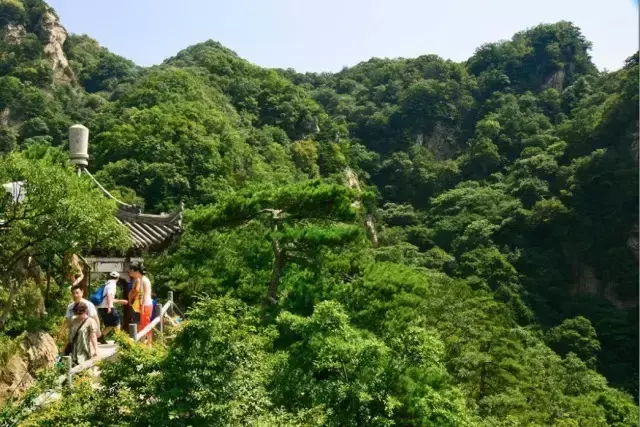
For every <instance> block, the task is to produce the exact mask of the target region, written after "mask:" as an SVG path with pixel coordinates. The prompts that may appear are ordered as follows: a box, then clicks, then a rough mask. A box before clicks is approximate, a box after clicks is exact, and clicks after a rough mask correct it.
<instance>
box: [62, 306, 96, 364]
mask: <svg viewBox="0 0 640 427" xmlns="http://www.w3.org/2000/svg"><path fill="white" fill-rule="evenodd" d="M73 314H74V315H75V317H74V319H73V321H72V322H71V328H70V330H69V343H68V344H67V346H66V347H65V349H64V354H65V355H67V356H69V355H70V356H71V360H72V361H73V363H74V364H76V365H79V364H82V363H84V362H86V361H87V360H89V359H92V358H94V357H96V356H98V339H97V335H98V332H99V327H98V324H97V323H96V321H95V320H94V319H93V318H92V317H89V307H88V306H87V304H85V303H84V302H83V301H80V302H78V303H76V304H75V305H74V306H73Z"/></svg>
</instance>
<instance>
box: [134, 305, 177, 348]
mask: <svg viewBox="0 0 640 427" xmlns="http://www.w3.org/2000/svg"><path fill="white" fill-rule="evenodd" d="M173 305H175V304H174V303H173V301H167V303H166V304H165V305H163V306H162V309H161V310H160V314H159V315H158V316H157V317H156V318H155V319H153V321H152V322H151V323H149V324H148V325H147V326H145V327H144V329H143V330H141V331H140V332H138V333H135V332H133V333H132V331H134V330H136V331H137V329H138V325H136V324H135V323H132V324H130V325H129V334H130V335H131V337H132V338H133V339H134V340H135V341H140V340H141V339H142V338H143V337H144V336H145V335H147V334H148V333H149V331H151V330H152V329H153V328H155V326H156V325H157V324H158V323H160V321H161V320H162V318H163V317H164V315H165V314H166V312H167V311H168V310H169V308H171V306H173Z"/></svg>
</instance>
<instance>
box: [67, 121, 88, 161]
mask: <svg viewBox="0 0 640 427" xmlns="http://www.w3.org/2000/svg"><path fill="white" fill-rule="evenodd" d="M69 159H71V163H73V164H75V165H76V166H79V167H80V166H88V165H89V162H88V160H89V129H87V128H86V127H84V126H82V125H73V126H71V127H70V128H69Z"/></svg>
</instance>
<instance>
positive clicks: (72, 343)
mask: <svg viewBox="0 0 640 427" xmlns="http://www.w3.org/2000/svg"><path fill="white" fill-rule="evenodd" d="M76 280H77V276H75V277H73V280H72V285H71V297H72V298H73V302H72V303H71V304H69V305H68V307H67V312H66V315H65V324H64V328H65V329H66V328H68V330H69V341H68V344H67V346H66V347H65V353H68V355H70V356H71V359H72V360H73V363H74V364H81V363H83V362H85V361H87V360H89V359H91V358H93V357H96V356H97V355H98V342H101V343H103V344H105V343H106V340H105V336H106V335H107V334H108V333H109V332H111V331H119V330H120V327H121V321H120V315H119V313H118V311H117V309H116V307H115V306H116V305H122V306H123V310H128V311H129V314H130V317H131V322H132V323H137V324H138V330H140V331H142V330H143V329H144V328H145V327H146V326H147V325H149V323H150V322H151V318H152V315H153V308H154V303H153V299H152V297H151V292H152V289H151V281H150V280H149V278H148V277H147V274H146V270H145V268H144V266H142V265H133V266H131V268H130V269H129V282H128V286H127V298H126V299H117V298H116V293H117V289H118V283H119V281H121V280H123V279H121V278H120V273H118V272H117V271H112V272H111V273H109V279H108V280H107V282H106V283H105V284H104V286H103V287H102V290H101V292H100V293H101V295H100V296H99V298H98V300H99V301H100V302H99V303H98V304H94V303H93V302H91V301H90V300H88V299H85V295H84V292H83V287H82V286H81V285H80V283H79V282H76ZM125 283H126V281H125ZM96 305H97V307H96ZM100 323H102V326H103V327H102V329H101V328H100ZM145 339H146V342H147V344H148V345H151V343H152V331H151V330H150V331H149V332H148V333H147V334H146V335H145Z"/></svg>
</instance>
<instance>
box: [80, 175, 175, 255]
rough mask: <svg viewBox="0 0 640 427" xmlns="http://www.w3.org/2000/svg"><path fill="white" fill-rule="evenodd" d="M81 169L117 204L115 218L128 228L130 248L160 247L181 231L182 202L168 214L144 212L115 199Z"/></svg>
mask: <svg viewBox="0 0 640 427" xmlns="http://www.w3.org/2000/svg"><path fill="white" fill-rule="evenodd" d="M81 170H82V173H84V174H86V175H88V176H89V177H90V178H91V179H92V180H93V182H94V183H95V184H96V185H97V186H98V188H100V190H102V192H103V193H104V194H105V196H107V197H109V198H110V199H113V200H115V202H116V203H117V204H118V210H117V211H116V219H117V220H118V222H120V223H121V224H123V225H124V226H125V227H127V228H128V229H129V237H130V238H131V246H130V247H131V248H133V249H140V250H147V249H156V248H160V247H162V246H164V245H165V244H166V243H168V241H169V240H170V239H171V238H172V237H173V236H175V235H176V234H179V233H181V232H182V215H183V212H184V204H183V203H180V205H179V206H178V207H177V208H176V209H175V210H174V211H173V212H171V213H168V214H166V213H162V214H159V215H153V214H144V213H142V210H141V209H140V208H138V207H137V206H132V205H128V204H126V203H124V202H122V201H120V200H118V199H116V198H115V197H114V196H113V195H112V194H111V193H109V191H107V190H106V189H105V188H104V187H103V186H102V185H101V184H100V183H99V182H98V181H97V180H96V179H95V178H94V177H93V176H92V175H91V174H90V173H89V171H87V170H86V169H84V168H82V169H81Z"/></svg>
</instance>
